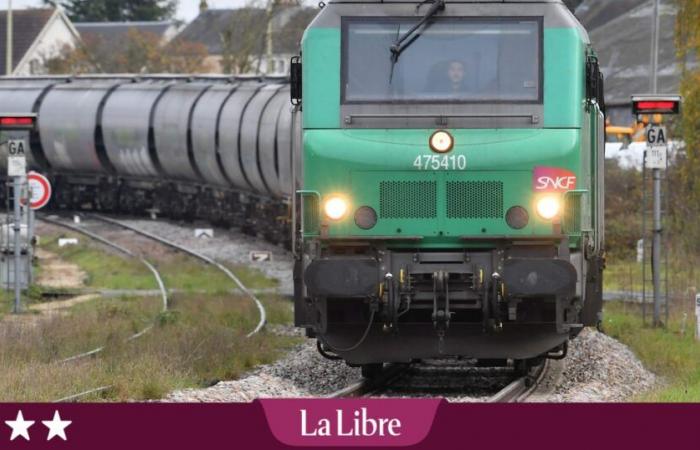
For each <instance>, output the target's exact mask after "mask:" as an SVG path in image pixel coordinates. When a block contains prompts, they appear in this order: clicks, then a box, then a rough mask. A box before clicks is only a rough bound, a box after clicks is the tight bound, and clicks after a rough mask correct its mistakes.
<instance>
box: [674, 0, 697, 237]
mask: <svg viewBox="0 0 700 450" xmlns="http://www.w3.org/2000/svg"><path fill="white" fill-rule="evenodd" d="M677 3H678V15H677V19H676V48H677V49H678V56H679V60H680V62H681V66H682V80H681V94H682V95H683V114H682V116H681V122H680V131H681V133H682V136H683V140H684V141H685V158H684V161H683V164H682V166H681V170H680V172H681V177H680V178H681V180H680V181H681V182H680V183H678V185H679V189H682V190H683V192H682V194H683V195H682V198H681V200H682V201H681V202H679V204H678V208H677V210H678V211H683V217H680V218H678V219H676V223H679V224H680V226H681V227H682V231H683V236H685V237H686V243H687V244H688V246H689V247H691V246H692V247H693V249H694V250H700V241H699V239H700V227H699V226H697V225H694V223H695V222H696V220H697V217H698V215H700V177H698V173H700V68H695V69H691V68H690V67H689V66H688V64H687V62H689V61H693V60H695V61H700V0H677ZM674 209H675V208H674ZM675 214H678V213H677V212H676V213H675ZM689 225H690V226H689ZM693 225H694V226H693Z"/></svg>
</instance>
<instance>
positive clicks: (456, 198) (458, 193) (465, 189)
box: [447, 181, 503, 219]
mask: <svg viewBox="0 0 700 450" xmlns="http://www.w3.org/2000/svg"><path fill="white" fill-rule="evenodd" d="M447 217H448V218H449V219H498V218H501V217H503V183H502V182H500V181H448V182H447Z"/></svg>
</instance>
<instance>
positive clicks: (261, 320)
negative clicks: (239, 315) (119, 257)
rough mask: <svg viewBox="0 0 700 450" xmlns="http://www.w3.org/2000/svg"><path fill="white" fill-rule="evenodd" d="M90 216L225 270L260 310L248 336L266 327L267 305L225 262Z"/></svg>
mask: <svg viewBox="0 0 700 450" xmlns="http://www.w3.org/2000/svg"><path fill="white" fill-rule="evenodd" d="M88 217H90V218H92V219H95V220H99V221H101V222H104V223H108V224H112V225H116V226H119V227H122V228H124V229H126V230H130V231H132V232H134V233H136V234H138V235H141V236H143V237H146V238H148V239H151V240H154V241H157V242H160V243H161V244H164V245H166V246H168V247H170V248H173V249H175V250H178V251H181V252H183V253H186V254H188V255H190V256H192V257H194V258H197V259H199V260H200V261H203V262H204V263H206V264H210V265H212V266H214V267H216V268H217V269H218V270H220V271H221V272H223V273H224V274H225V275H226V276H227V277H228V278H229V279H230V280H231V281H233V283H234V284H235V285H236V287H237V288H238V289H239V290H240V291H241V292H243V293H244V294H245V295H246V297H248V298H249V299H250V300H251V301H252V302H253V303H254V304H255V306H256V308H257V310H258V315H259V319H258V323H257V325H256V326H255V328H254V329H253V330H252V331H251V332H250V333H248V334H247V335H246V337H251V336H254V335H255V334H257V333H259V332H260V331H261V330H262V329H263V328H264V327H265V324H266V323H267V313H266V311H265V306H264V305H263V304H262V302H261V301H260V299H258V297H257V296H256V295H255V294H254V293H253V291H251V290H250V289H248V288H247V287H246V286H245V284H243V282H242V281H241V280H240V279H239V278H238V277H237V276H236V275H235V274H234V273H233V272H231V270H229V269H228V267H226V266H224V265H223V264H221V263H219V262H217V261H216V260H214V259H212V258H210V257H208V256H206V255H204V254H202V253H200V252H197V251H195V250H192V249H191V248H188V247H185V246H182V245H180V244H177V243H175V242H173V241H170V240H168V239H165V238H163V237H161V236H158V235H155V234H153V233H149V232H148V231H145V230H142V229H140V228H138V227H135V226H133V225H130V224H127V223H124V222H121V221H119V220H115V219H112V218H109V217H106V216H102V215H99V214H90V215H88Z"/></svg>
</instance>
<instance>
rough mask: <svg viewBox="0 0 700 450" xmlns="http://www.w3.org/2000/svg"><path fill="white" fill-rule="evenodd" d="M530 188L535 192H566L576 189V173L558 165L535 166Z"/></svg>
mask: <svg viewBox="0 0 700 450" xmlns="http://www.w3.org/2000/svg"><path fill="white" fill-rule="evenodd" d="M532 189H533V190H535V191H537V192H568V191H571V190H574V189H576V174H575V173H573V172H572V171H570V170H567V169H562V168H560V167H535V169H534V171H533V174H532Z"/></svg>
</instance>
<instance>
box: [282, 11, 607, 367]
mask: <svg viewBox="0 0 700 450" xmlns="http://www.w3.org/2000/svg"><path fill="white" fill-rule="evenodd" d="M291 90H292V96H293V98H294V102H295V103H298V104H300V105H301V111H302V113H301V114H302V115H303V118H302V120H301V123H302V131H301V144H300V149H301V152H302V158H303V163H302V167H303V178H302V179H301V180H300V185H301V188H300V189H299V190H298V192H297V195H296V197H295V204H297V205H298V208H296V209H297V210H298V211H299V213H298V214H299V220H298V221H297V222H298V223H299V224H301V225H300V232H299V234H298V236H299V242H297V243H296V247H297V255H298V258H297V265H296V269H295V281H296V294H295V302H296V303H295V320H296V325H297V326H300V327H304V328H306V330H307V332H308V334H309V335H310V336H315V337H316V338H317V339H318V343H319V350H320V351H322V352H323V353H325V354H327V355H328V356H330V357H338V358H342V359H344V360H345V361H347V362H348V363H350V364H353V365H360V366H362V368H363V373H365V375H371V374H373V373H376V372H377V371H378V370H379V369H380V368H381V366H382V364H383V363H386V362H398V363H402V362H410V361H412V360H416V359H424V358H435V357H440V356H463V357H470V358H477V359H484V360H500V361H504V360H512V361H514V362H515V363H516V364H517V365H518V366H520V367H523V366H527V365H530V364H532V363H533V362H536V361H538V360H541V359H542V358H544V357H551V358H557V357H562V356H564V355H565V354H566V348H567V347H566V346H567V343H568V340H569V339H570V338H572V337H574V336H576V334H577V333H578V332H579V331H580V330H581V329H582V327H584V326H586V325H595V324H596V323H597V322H598V320H599V313H600V310H601V305H602V298H601V283H602V270H603V266H604V235H603V233H604V227H603V215H604V205H603V199H604V197H603V190H604V185H603V160H604V109H605V106H604V100H603V79H602V76H601V73H600V70H599V66H598V61H597V58H596V55H595V53H594V51H593V49H592V48H591V45H590V42H589V39H588V36H587V33H586V31H585V30H584V29H583V27H582V26H581V25H580V24H579V22H578V21H577V20H576V19H575V17H574V16H573V15H572V14H571V12H570V11H569V10H568V9H567V8H566V6H565V5H564V4H563V3H562V2H561V1H560V0H540V1H537V0H535V1H533V0H478V1H477V0H460V1H449V0H427V1H424V2H410V1H401V2H399V1H382V0H332V1H330V2H329V3H328V4H327V5H326V6H325V7H324V8H323V9H322V11H321V12H320V13H319V15H318V16H317V17H316V18H315V20H314V21H313V22H312V23H311V25H310V26H309V28H308V29H307V30H306V33H305V34H304V38H303V41H302V52H301V57H300V59H298V60H295V61H294V64H293V67H292V87H291Z"/></svg>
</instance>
